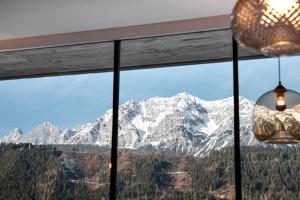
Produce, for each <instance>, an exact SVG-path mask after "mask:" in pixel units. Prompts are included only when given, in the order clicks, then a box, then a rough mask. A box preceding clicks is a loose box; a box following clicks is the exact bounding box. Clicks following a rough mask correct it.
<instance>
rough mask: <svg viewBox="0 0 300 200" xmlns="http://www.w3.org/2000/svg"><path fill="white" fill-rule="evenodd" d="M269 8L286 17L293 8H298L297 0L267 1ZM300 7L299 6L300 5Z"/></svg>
mask: <svg viewBox="0 0 300 200" xmlns="http://www.w3.org/2000/svg"><path fill="white" fill-rule="evenodd" d="M267 5H268V7H269V8H271V9H273V10H274V11H276V12H277V13H279V14H281V15H284V14H287V13H288V12H289V11H290V10H291V9H292V8H293V7H295V6H297V1H296V0H267ZM298 6H299V5H298Z"/></svg>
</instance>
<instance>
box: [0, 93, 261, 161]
mask: <svg viewBox="0 0 300 200" xmlns="http://www.w3.org/2000/svg"><path fill="white" fill-rule="evenodd" d="M240 110H241V114H240V117H241V144H242V145H257V144H259V142H258V141H257V140H256V139H255V138H254V136H253V134H252V131H251V115H252V110H253V102H251V101H250V100H248V99H246V98H243V97H241V99H240ZM119 116H120V120H119V128H120V129H119V147H120V148H128V149H156V150H161V151H168V152H174V153H184V154H188V155H194V156H205V155H207V154H209V152H210V151H211V150H219V149H222V148H224V147H226V146H230V145H233V98H232V97H229V98H226V99H222V100H216V101H205V100H202V99H200V98H198V97H195V96H192V95H190V94H188V93H180V94H177V95H175V96H172V97H154V98H150V99H146V100H143V101H140V102H137V101H129V102H126V103H124V104H123V105H121V106H120V115H119ZM111 123H112V111H111V110H108V111H107V112H106V113H105V114H104V115H103V116H101V117H99V118H98V119H96V121H95V122H93V123H89V124H86V125H83V126H76V128H74V129H60V128H58V127H56V126H54V125H53V124H51V123H49V122H46V123H43V124H40V125H39V126H37V127H36V128H34V129H33V130H31V131H30V132H29V133H26V134H24V133H23V132H22V130H20V129H13V130H12V131H11V132H10V133H9V134H8V135H6V136H5V137H4V138H2V140H0V142H4V143H27V142H30V143H32V144H94V145H100V146H109V145H110V141H111Z"/></svg>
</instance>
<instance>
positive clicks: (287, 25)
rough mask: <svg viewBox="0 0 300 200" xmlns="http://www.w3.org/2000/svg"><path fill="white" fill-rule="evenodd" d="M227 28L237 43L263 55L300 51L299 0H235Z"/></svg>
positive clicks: (281, 54)
mask: <svg viewBox="0 0 300 200" xmlns="http://www.w3.org/2000/svg"><path fill="white" fill-rule="evenodd" d="M231 26H232V31H233V35H234V37H235V39H236V40H237V41H238V42H239V44H241V45H242V46H245V47H247V48H250V49H253V50H256V51H258V52H261V53H262V54H264V55H267V56H284V55H291V54H295V53H297V52H300V0H239V1H238V2H237V4H236V6H235V8H234V10H233V13H232V24H231Z"/></svg>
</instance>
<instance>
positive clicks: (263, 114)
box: [252, 58, 300, 144]
mask: <svg viewBox="0 0 300 200" xmlns="http://www.w3.org/2000/svg"><path fill="white" fill-rule="evenodd" d="M280 69H281V66H280V58H278V75H279V83H278V86H277V87H276V88H275V89H273V90H271V91H268V92H266V93H265V94H263V95H262V96H261V97H260V98H259V99H258V100H257V102H256V104H255V106H254V111H253V127H252V129H253V132H254V135H255V136H256V138H257V139H258V140H260V141H264V142H266V143H271V144H295V143H299V142H300V94H299V93H298V92H296V91H293V90H289V89H286V88H285V87H284V86H283V85H282V83H281V71H280Z"/></svg>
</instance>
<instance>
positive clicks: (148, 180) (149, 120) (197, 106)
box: [118, 62, 235, 199]
mask: <svg viewBox="0 0 300 200" xmlns="http://www.w3.org/2000/svg"><path fill="white" fill-rule="evenodd" d="M232 91H233V90H232V63H231V62H228V63H218V64H205V65H192V66H182V67H170V68H159V69H145V70H134V71H124V72H121V90H120V98H121V105H120V118H119V120H120V121H119V128H120V129H119V160H118V162H119V164H118V168H119V169H118V199H209V198H214V199H216V198H226V199H233V198H234V196H235V184H234V178H233V177H234V168H233V147H232V145H233V98H232Z"/></svg>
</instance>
